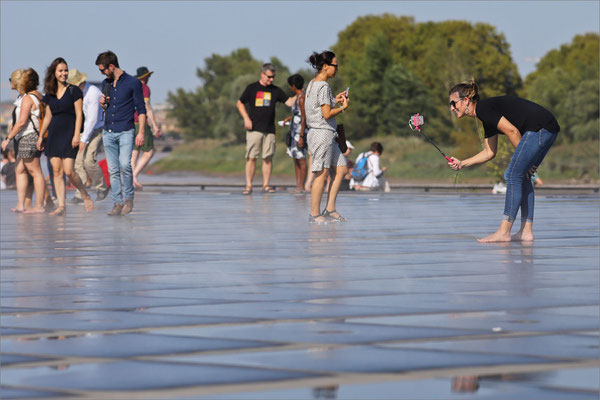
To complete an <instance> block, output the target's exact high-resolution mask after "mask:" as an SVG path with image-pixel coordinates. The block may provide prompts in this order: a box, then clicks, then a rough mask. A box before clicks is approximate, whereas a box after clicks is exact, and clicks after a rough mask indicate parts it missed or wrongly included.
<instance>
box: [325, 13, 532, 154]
mask: <svg viewBox="0 0 600 400" xmlns="http://www.w3.org/2000/svg"><path fill="white" fill-rule="evenodd" d="M333 51H334V52H335V53H336V55H337V56H338V60H339V61H340V63H341V68H340V74H339V76H340V79H341V80H343V81H346V82H348V83H349V84H350V85H351V86H352V87H353V91H352V96H351V97H352V103H351V110H350V112H349V115H347V116H345V118H346V120H347V121H348V125H349V126H348V128H350V129H357V131H358V132H357V134H358V135H359V137H365V136H370V135H373V134H378V133H381V132H385V131H387V130H389V124H390V123H389V122H387V119H388V118H383V117H382V116H381V115H378V114H381V110H385V109H390V107H387V104H389V102H390V101H393V102H395V103H399V104H400V103H402V101H399V100H394V99H390V97H389V95H388V97H387V98H386V97H385V96H383V95H382V93H383V92H384V88H385V91H386V92H388V93H390V92H394V91H395V90H394V89H389V86H391V83H390V82H389V80H388V79H389V78H390V77H391V76H394V74H398V73H399V72H398V71H396V72H395V73H394V74H391V72H388V69H390V68H393V67H395V66H396V65H398V64H400V65H402V66H403V67H404V68H405V69H406V70H407V71H408V72H410V73H412V74H413V76H414V77H416V79H412V77H411V81H412V82H415V84H416V85H417V86H418V85H421V87H422V91H424V93H422V95H423V96H425V97H426V100H427V101H426V104H427V105H428V107H427V113H428V114H427V115H425V117H426V118H427V120H428V121H429V122H428V123H429V126H430V128H429V129H430V130H429V132H430V133H431V136H432V137H433V138H434V139H435V140H437V141H439V142H441V143H454V142H455V140H456V139H458V138H459V136H458V135H456V134H453V132H455V131H458V130H460V129H461V125H460V124H459V123H457V121H456V118H453V117H452V115H451V113H450V112H449V110H448V90H449V89H450V88H451V87H452V86H453V85H454V84H456V83H459V82H462V81H466V80H469V79H471V78H475V80H476V81H477V82H478V83H479V85H480V87H481V94H482V96H483V97H487V96H495V95H500V94H515V93H516V91H517V90H518V89H519V88H520V86H521V78H520V76H519V74H518V70H517V67H516V65H515V64H514V62H513V61H512V59H511V55H510V46H509V44H508V42H507V41H506V39H505V37H504V35H503V34H501V33H498V32H496V29H495V28H494V27H493V26H491V25H488V24H481V23H478V24H471V23H469V22H466V21H444V22H426V23H415V21H414V19H413V18H411V17H398V16H394V15H391V14H384V15H380V16H373V15H371V16H366V17H359V18H357V19H356V20H355V21H354V22H353V23H352V24H350V25H349V26H348V27H346V28H345V29H344V30H343V31H341V32H340V33H339V34H338V42H337V43H336V44H335V46H333ZM371 60H372V62H371V63H369V61H371ZM400 81H402V82H404V83H407V81H406V80H402V79H401V80H400ZM354 88H356V90H354ZM378 90H379V92H378ZM395 92H396V93H395V96H396V95H399V91H395ZM374 98H377V99H376V100H374ZM361 103H364V105H363V104H361ZM408 105H410V106H413V105H411V104H406V105H405V106H408ZM397 112H400V113H404V114H408V115H410V114H411V110H408V109H406V110H397ZM351 114H355V115H352V116H351ZM398 119H400V118H399V117H398ZM406 119H407V120H408V118H406ZM405 123H406V122H404V124H405ZM350 124H352V126H351V127H350ZM386 124H387V126H386ZM467 129H468V132H467V134H468V135H469V137H470V138H475V139H476V138H477V136H476V131H475V130H474V129H473V128H472V125H467ZM471 142H477V140H475V141H473V140H470V141H469V143H471ZM459 144H462V141H460V142H459Z"/></svg>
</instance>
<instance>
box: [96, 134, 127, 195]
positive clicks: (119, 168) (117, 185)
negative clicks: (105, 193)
mask: <svg viewBox="0 0 600 400" xmlns="http://www.w3.org/2000/svg"><path fill="white" fill-rule="evenodd" d="M133 131H134V130H133V129H131V130H129V131H124V132H109V131H106V130H103V131H102V143H104V153H105V154H106V163H107V164H108V173H109V174H110V187H111V189H112V199H113V202H115V203H119V204H123V197H125V200H133V171H132V169H131V151H132V150H133V140H134V138H133ZM121 174H122V175H123V193H121Z"/></svg>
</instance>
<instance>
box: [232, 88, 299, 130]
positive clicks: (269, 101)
mask: <svg viewBox="0 0 600 400" xmlns="http://www.w3.org/2000/svg"><path fill="white" fill-rule="evenodd" d="M287 99H288V96H287V95H286V94H285V93H284V92H283V90H281V89H279V88H278V87H277V86H275V85H269V86H263V85H261V84H260V83H259V82H254V83H251V84H250V85H248V86H247V87H246V90H244V93H242V95H241V96H240V101H241V102H242V103H244V105H245V106H246V111H248V116H249V117H250V119H251V120H252V130H253V131H258V132H262V133H275V103H277V102H278V101H280V102H282V103H285V102H286V100H287Z"/></svg>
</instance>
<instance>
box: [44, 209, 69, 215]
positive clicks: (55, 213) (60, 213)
mask: <svg viewBox="0 0 600 400" xmlns="http://www.w3.org/2000/svg"><path fill="white" fill-rule="evenodd" d="M66 213H67V211H66V210H65V208H64V207H58V208H57V209H56V210H54V211H52V212H51V213H49V214H48V215H58V216H62V215H65V214H66Z"/></svg>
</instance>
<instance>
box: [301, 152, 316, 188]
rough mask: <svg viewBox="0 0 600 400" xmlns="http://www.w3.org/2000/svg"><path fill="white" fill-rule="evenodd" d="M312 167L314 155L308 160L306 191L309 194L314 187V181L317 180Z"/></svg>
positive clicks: (310, 155)
mask: <svg viewBox="0 0 600 400" xmlns="http://www.w3.org/2000/svg"><path fill="white" fill-rule="evenodd" d="M311 166H312V154H309V159H308V167H309V168H308V171H307V174H306V181H305V182H304V190H306V191H307V192H309V191H310V188H311V186H312V183H313V180H314V179H315V174H314V172H312V168H310V167H311Z"/></svg>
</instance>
